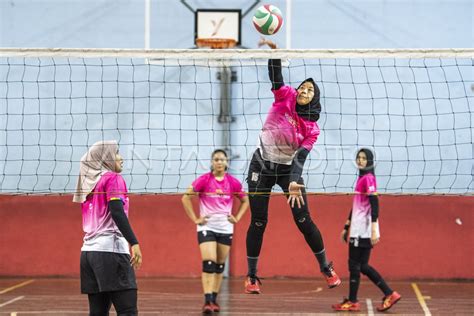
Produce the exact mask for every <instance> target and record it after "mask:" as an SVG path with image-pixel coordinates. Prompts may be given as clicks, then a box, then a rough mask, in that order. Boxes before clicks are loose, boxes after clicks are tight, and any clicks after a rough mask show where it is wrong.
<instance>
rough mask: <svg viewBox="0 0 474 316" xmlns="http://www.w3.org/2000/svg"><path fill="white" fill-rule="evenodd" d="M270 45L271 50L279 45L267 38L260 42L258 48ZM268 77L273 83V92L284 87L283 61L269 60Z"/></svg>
mask: <svg viewBox="0 0 474 316" xmlns="http://www.w3.org/2000/svg"><path fill="white" fill-rule="evenodd" d="M263 45H268V47H270V48H271V49H276V48H277V45H276V44H275V43H274V42H272V41H270V40H267V39H265V38H263V37H262V38H261V39H260V41H259V42H258V46H263ZM268 76H269V77H270V81H271V83H272V90H278V89H280V88H281V87H283V85H284V82H283V75H282V74H281V59H269V60H268Z"/></svg>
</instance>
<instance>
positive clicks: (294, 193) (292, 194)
mask: <svg viewBox="0 0 474 316" xmlns="http://www.w3.org/2000/svg"><path fill="white" fill-rule="evenodd" d="M302 188H304V184H298V183H296V182H295V181H293V182H290V185H289V186H288V194H289V197H288V204H290V206H291V207H294V206H295V201H296V205H297V206H298V207H299V208H301V206H302V205H304V199H303V194H302V193H301V189H302Z"/></svg>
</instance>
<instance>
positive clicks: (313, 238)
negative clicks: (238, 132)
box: [245, 38, 341, 294]
mask: <svg viewBox="0 0 474 316" xmlns="http://www.w3.org/2000/svg"><path fill="white" fill-rule="evenodd" d="M265 44H266V45H268V46H269V47H270V48H272V49H275V48H276V45H275V43H273V42H272V41H269V40H266V39H264V38H262V39H261V41H260V43H259V45H260V46H261V45H265ZM268 71H269V75H270V81H271V84H272V92H273V95H274V97H275V100H274V102H273V105H272V107H271V108H270V111H269V113H268V115H267V118H266V121H265V123H264V125H263V128H262V131H261V133H260V136H259V144H258V148H257V150H256V151H255V153H254V154H253V157H252V160H251V162H250V166H249V172H248V178H247V182H248V191H249V199H250V211H251V214H252V216H251V222H250V226H249V229H248V232H247V261H248V274H247V278H246V281H245V292H246V293H248V294H259V293H260V285H261V282H260V279H259V278H258V276H257V263H258V258H259V255H260V250H261V248H262V242H263V235H264V232H265V227H266V225H267V219H268V204H269V200H270V194H271V191H272V187H273V186H274V185H275V184H278V185H279V186H280V187H281V188H282V189H283V191H284V192H285V193H286V195H287V196H288V203H289V204H290V207H291V211H292V213H293V219H294V221H295V223H296V225H297V226H298V229H299V230H300V231H301V233H302V234H303V236H304V238H305V240H306V243H307V244H308V245H309V247H310V248H311V251H312V252H313V253H314V255H315V256H316V259H317V261H318V263H319V268H320V271H321V272H322V274H323V275H324V277H325V278H326V281H327V284H328V286H329V288H333V287H336V286H337V285H339V284H340V283H341V280H340V279H339V277H338V276H337V274H336V273H335V272H334V269H333V266H332V263H330V262H328V261H327V259H326V253H325V249H324V243H323V239H322V236H321V233H320V231H319V229H318V228H317V226H316V224H315V223H314V222H313V221H312V219H311V215H310V213H309V208H308V203H307V198H306V191H305V188H304V182H303V178H302V177H301V174H302V171H303V166H304V163H305V161H306V158H307V156H308V155H309V152H310V151H311V149H312V148H313V146H314V144H315V143H316V140H317V138H318V135H319V133H320V130H319V126H318V124H317V121H318V119H319V115H320V112H321V104H320V101H319V98H320V91H319V87H318V85H317V84H316V83H315V82H314V80H313V79H312V78H308V79H306V80H304V81H303V82H302V83H301V84H300V85H299V86H298V88H297V89H295V88H293V87H291V86H288V85H285V84H284V82H283V76H282V73H281V60H279V59H270V60H269V63H268ZM295 264H296V263H295Z"/></svg>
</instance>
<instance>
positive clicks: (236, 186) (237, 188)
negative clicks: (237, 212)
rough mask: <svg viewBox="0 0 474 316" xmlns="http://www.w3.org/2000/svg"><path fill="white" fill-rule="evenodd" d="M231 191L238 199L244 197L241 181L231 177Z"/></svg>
mask: <svg viewBox="0 0 474 316" xmlns="http://www.w3.org/2000/svg"><path fill="white" fill-rule="evenodd" d="M232 193H233V194H234V195H236V196H237V197H239V198H240V199H242V198H244V197H245V192H244V189H243V187H242V183H240V181H239V180H237V179H235V178H232Z"/></svg>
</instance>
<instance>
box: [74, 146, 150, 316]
mask: <svg viewBox="0 0 474 316" xmlns="http://www.w3.org/2000/svg"><path fill="white" fill-rule="evenodd" d="M122 168H123V159H122V157H121V155H120V154H119V151H118V144H117V142H116V141H100V142H97V143H95V144H94V145H92V146H91V147H90V148H89V150H88V151H87V153H86V154H84V156H82V158H81V162H80V173H79V179H78V181H77V189H76V193H75V194H74V198H73V201H74V202H76V203H81V207H82V227H83V230H84V232H85V236H84V243H83V245H82V248H81V262H80V274H81V292H82V293H83V294H88V298H89V312H90V315H94V316H99V315H100V316H101V315H108V314H109V310H110V307H111V304H113V305H114V307H115V310H116V312H117V315H119V316H120V315H138V310H137V283H136V278H135V272H134V270H133V268H139V267H140V265H141V264H142V253H141V250H140V246H139V244H138V240H137V238H136V237H135V234H134V232H133V230H132V227H131V226H130V223H129V221H128V210H129V202H128V196H127V185H126V183H125V180H124V179H123V177H122V176H121V175H120V172H122ZM129 245H130V246H131V250H132V251H131V252H132V255H131V256H130V251H129Z"/></svg>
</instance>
